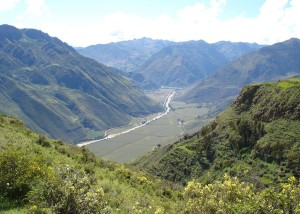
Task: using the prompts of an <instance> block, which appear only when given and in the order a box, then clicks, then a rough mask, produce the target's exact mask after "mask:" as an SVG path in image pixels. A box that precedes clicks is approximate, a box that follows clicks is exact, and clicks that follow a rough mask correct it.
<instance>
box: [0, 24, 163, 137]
mask: <svg viewBox="0 0 300 214" xmlns="http://www.w3.org/2000/svg"><path fill="white" fill-rule="evenodd" d="M0 69H1V72H0V112H2V113H5V114H9V115H13V116H16V117H18V118H20V119H22V120H23V121H24V122H25V124H26V125H27V126H28V127H30V128H32V129H34V130H37V131H39V132H43V133H47V134H48V135H50V136H51V137H55V138H62V139H64V140H66V141H68V142H72V141H75V140H80V139H83V138H86V137H87V134H88V133H89V132H93V131H103V130H105V129H108V128H111V127H115V126H121V125H125V124H127V123H128V122H129V121H130V118H131V116H141V115H146V114H150V113H154V112H158V111H161V110H162V107H161V106H160V105H158V104H157V103H155V102H154V101H153V100H150V99H149V98H148V97H146V96H145V95H144V94H143V93H141V92H140V91H138V90H137V89H136V88H135V86H133V85H132V83H131V81H129V80H128V79H126V78H123V77H122V76H120V75H118V74H117V73H116V72H115V71H114V70H112V69H110V68H108V67H106V66H104V65H103V64H99V63H98V62H96V61H95V60H93V59H89V58H86V57H83V56H81V55H80V54H78V53H77V52H76V51H75V50H74V49H73V48H72V47H70V46H68V45H67V44H66V43H64V42H62V41H60V40H59V39H57V38H53V37H50V36H49V35H48V34H46V33H43V32H41V31H38V30H34V29H17V28H15V27H13V26H9V25H1V26H0Z"/></svg>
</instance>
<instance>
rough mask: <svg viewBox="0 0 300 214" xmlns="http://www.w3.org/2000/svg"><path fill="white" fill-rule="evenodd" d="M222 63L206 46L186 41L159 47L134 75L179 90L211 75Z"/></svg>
mask: <svg viewBox="0 0 300 214" xmlns="http://www.w3.org/2000/svg"><path fill="white" fill-rule="evenodd" d="M226 62H227V60H226V59H225V57H224V56H223V55H222V54H221V53H219V52H218V51H217V50H216V49H215V48H213V47H212V46H211V45H210V44H208V43H206V42H204V41H190V42H182V43H177V44H174V45H171V46H168V47H165V48H163V49H162V50H160V51H159V52H158V53H156V54H154V55H153V56H152V57H151V58H150V59H149V60H147V61H146V62H145V64H143V65H142V66H141V67H140V68H139V69H138V70H137V72H140V73H142V74H143V75H144V76H145V79H146V80H148V81H151V82H153V83H155V84H157V85H164V86H178V87H182V86H188V85H190V84H192V83H194V82H196V81H197V80H202V79H204V78H206V77H208V76H211V75H212V74H213V73H214V72H215V71H216V70H217V69H218V68H220V67H221V66H223V65H224V64H225V63H226Z"/></svg>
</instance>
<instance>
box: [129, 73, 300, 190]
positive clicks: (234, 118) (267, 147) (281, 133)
mask: <svg viewBox="0 0 300 214" xmlns="http://www.w3.org/2000/svg"><path fill="white" fill-rule="evenodd" d="M134 165H136V166H139V167H141V168H142V169H144V170H146V171H148V172H151V173H153V174H155V175H157V176H159V177H162V178H165V179H168V180H171V181H178V182H181V183H186V182H187V181H189V180H190V179H192V178H195V179H198V180H200V181H202V182H208V183H210V182H212V181H213V180H215V179H216V180H219V179H220V177H221V176H222V175H223V173H228V174H229V175H231V176H237V177H239V178H240V179H242V180H244V181H246V182H250V183H254V184H256V186H257V187H264V186H267V185H277V184H278V182H281V181H283V180H285V179H286V178H287V177H290V176H292V175H293V176H295V177H300V78H293V79H288V80H285V81H279V82H276V83H264V84H257V85H249V86H246V87H244V88H243V90H242V91H241V93H240V95H239V96H238V98H237V99H236V100H235V102H234V103H233V104H232V105H231V107H230V108H229V109H227V110H226V111H225V112H223V113H221V114H220V115H219V116H217V118H216V119H215V120H214V121H212V122H211V123H210V124H209V125H207V126H205V127H204V128H203V129H201V130H200V131H199V132H198V133H196V134H194V135H192V136H185V137H184V139H182V140H180V141H178V142H177V143H175V144H173V145H169V146H166V147H164V148H162V149H157V150H156V151H154V152H153V153H150V154H148V155H147V156H145V157H143V158H141V159H140V160H137V161H136V162H135V163H134Z"/></svg>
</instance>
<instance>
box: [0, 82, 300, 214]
mask: <svg viewBox="0 0 300 214" xmlns="http://www.w3.org/2000/svg"><path fill="white" fill-rule="evenodd" d="M299 82H300V79H294V80H290V81H284V82H280V83H277V84H274V83H269V84H265V85H253V86H249V87H248V88H246V89H245V90H244V92H243V93H242V94H241V96H240V97H239V98H240V99H238V100H237V101H236V102H235V104H234V105H233V107H232V108H231V109H229V110H228V111H226V112H225V113H223V114H222V115H220V116H219V118H218V119H217V120H216V121H215V122H213V123H212V124H210V125H209V126H207V127H206V128H204V129H202V131H201V132H199V133H197V134H196V135H195V136H193V137H186V140H183V141H181V142H178V143H177V144H174V146H172V147H166V150H165V149H162V150H159V151H165V153H164V155H165V157H167V156H169V157H168V158H164V160H163V159H161V160H160V161H159V162H160V163H159V164H160V166H162V164H161V163H163V162H165V163H166V162H167V160H168V161H169V163H170V164H169V165H168V164H165V165H164V167H162V168H161V169H160V170H161V172H164V171H165V172H167V173H168V175H172V174H173V175H174V176H173V178H180V176H181V175H180V174H179V172H184V173H185V175H184V176H185V178H183V177H181V181H183V180H185V181H188V180H189V179H188V177H195V178H197V180H191V181H189V182H188V184H187V185H186V186H185V187H184V186H181V185H179V184H176V183H171V182H168V181H166V180H164V179H158V178H157V177H154V176H153V175H151V174H148V173H145V172H142V171H141V170H140V169H137V168H134V167H132V166H128V165H123V164H117V163H112V162H106V161H103V160H101V159H99V158H97V157H95V156H94V155H93V154H92V153H91V152H89V151H88V150H87V149H86V148H85V147H81V148H79V147H76V146H74V145H70V144H64V143H63V142H62V141H60V140H50V139H48V138H46V137H44V136H43V135H40V134H38V133H35V132H32V131H30V130H28V129H27V128H25V127H24V125H23V124H22V123H21V122H20V121H19V120H17V119H14V118H11V117H8V116H4V115H0V212H1V213H4V214H19V213H20V214H23V213H30V214H41V213H43V214H48V213H49V214H50V213H58V214H82V213H101V214H102V213H134V214H135V213H136V214H137V213H146V214H172V213H298V212H299V211H300V204H299V201H300V185H299V183H298V180H297V179H296V178H295V177H293V176H292V175H293V174H294V175H295V176H296V177H299V151H300V150H299V117H297V115H298V114H299V101H298V100H299V97H297V96H299ZM266 89H267V90H270V91H269V92H271V96H272V97H273V96H275V97H277V99H274V100H273V99H272V100H269V102H267V103H268V104H269V105H270V106H273V105H276V104H278V103H281V104H282V105H281V106H282V109H284V110H285V111H284V114H280V116H279V114H275V115H277V116H274V114H273V113H271V112H274V111H258V110H257V109H256V107H257V106H258V105H261V104H262V103H261V101H262V100H263V99H264V98H268V96H265V94H264V93H263V92H266ZM273 90H274V91H275V92H274V91H273ZM291 91H296V92H297V93H298V94H296V97H295V99H297V102H298V103H297V102H294V101H295V100H294V99H291V98H290V96H289V95H290V94H291V93H292V92H291ZM261 93H262V94H261ZM257 94H260V95H261V99H256V98H257V96H255V95H257ZM292 94H294V93H292ZM280 95H285V101H289V102H288V104H286V102H280V101H281V100H282V99H280V97H281V96H280ZM264 96H265V97H264ZM246 98H247V99H246ZM248 98H250V99H252V98H253V99H252V101H253V102H252V103H254V104H257V105H249V104H250V103H249V102H244V101H247V100H249V99H248ZM276 100H277V101H278V102H277V101H276ZM272 101H274V102H273V103H272ZM282 101H283V100H282ZM290 106H296V109H298V110H297V111H294V110H293V109H294V107H290ZM257 114H261V115H264V116H265V117H264V118H266V119H265V120H266V121H268V122H266V121H265V120H263V121H257V122H256V123H255V122H253V120H250V119H249V120H247V118H248V116H249V117H251V116H253V115H257ZM271 115H272V116H271ZM273 116H274V117H273ZM298 116H299V115H298ZM287 118H294V119H287ZM239 119H242V120H240V122H237V121H239ZM250 121H252V122H253V124H252V125H253V126H251V122H250ZM247 122H248V123H247ZM235 123H236V125H235ZM230 124H231V125H230ZM238 124H240V125H238ZM241 124H244V125H241ZM245 124H248V125H249V126H248V125H245ZM254 124H256V125H254ZM259 124H260V125H259ZM251 127H252V128H253V127H256V128H255V130H256V131H255V132H254V131H253V132H252V133H253V134H250V133H251V132H250V130H252V129H251ZM276 128H277V129H276ZM278 128H280V130H278ZM242 129H244V130H248V131H247V132H245V133H247V135H241V136H239V134H238V133H237V132H239V130H242ZM272 132H273V133H275V132H276V135H274V134H273V135H272V134H271V133H272ZM226 133H228V134H229V135H228V136H224V135H223V134H226ZM197 135H199V138H198V136H197ZM234 136H235V137H236V140H235V141H234V140H230V142H234V144H233V145H232V146H230V144H228V142H229V140H228V141H227V143H226V139H232V137H234ZM246 136H247V137H246ZM255 137H256V138H260V140H258V141H257V143H256V144H255V145H253V146H250V145H251V142H252V141H251V139H253V138H255ZM188 138H189V139H188ZM270 138H273V139H275V140H274V141H272V142H274V145H271V144H270V142H271V141H269V140H268V139H270ZM276 139H277V141H276ZM279 139H285V141H282V140H279ZM208 140H210V142H211V144H209V143H207V142H209V141H208ZM223 142H224V143H223ZM268 142H269V144H268ZM209 145H211V146H209ZM287 145H289V147H287ZM231 147H232V148H231ZM239 148H241V149H239ZM250 148H251V149H250ZM289 148H291V149H289ZM250 150H251V153H249V151H250ZM266 150H268V151H271V152H270V153H269V155H268V156H266V155H265V154H264V155H263V156H261V155H262V152H263V151H266ZM279 151H280V152H279ZM168 152H169V154H168ZM225 152H226V153H225ZM170 153H171V155H170ZM176 153H177V154H178V155H177V156H174V154H176ZM196 153H198V155H196ZM197 157H201V158H200V159H199V158H198V160H199V161H197ZM253 157H254V158H253ZM162 160H163V161H162ZM152 161H153V160H152ZM198 163H200V164H198ZM205 166H207V169H209V173H205V175H201V170H202V169H203V168H204V167H205ZM171 167H172V169H171ZM197 167H198V169H197ZM202 167H203V168H202ZM156 169H157V168H156ZM170 169H171V170H170ZM256 170H257V172H256ZM190 171H193V176H188V173H189V172H190ZM197 172H198V174H197ZM199 172H200V173H199ZM224 172H226V173H224ZM257 173H261V175H262V176H261V175H257V176H256V174H257ZM272 173H274V174H272ZM202 174H203V173H202ZM196 175H200V177H197V176H196ZM230 175H231V176H230ZM235 176H237V177H235ZM272 176H273V177H272ZM165 177H167V178H170V176H165ZM238 177H240V178H238ZM287 177H289V178H288V179H286V178H287ZM273 178H274V179H273ZM241 179H242V180H241ZM272 179H273V180H272ZM173 180H176V179H173ZM177 180H179V179H177ZM243 180H244V181H246V182H244V181H243ZM210 181H211V182H210ZM271 181H275V182H274V183H272V186H271V187H268V188H263V187H264V186H265V185H262V186H260V185H258V184H260V183H263V184H266V183H270V184H271ZM251 182H254V184H256V186H254V185H253V184H252V183H251ZM281 182H284V183H281ZM257 187H259V188H257Z"/></svg>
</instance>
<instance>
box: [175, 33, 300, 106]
mask: <svg viewBox="0 0 300 214" xmlns="http://www.w3.org/2000/svg"><path fill="white" fill-rule="evenodd" d="M299 57H300V40H299V39H295V38H292V39H290V40H287V41H284V42H280V43H276V44H274V45H270V46H267V47H263V48H261V49H259V50H257V51H254V52H251V53H248V54H246V55H244V56H242V57H240V58H238V59H236V60H234V61H233V62H231V63H229V64H227V65H225V66H224V67H222V68H220V69H219V70H218V71H217V72H216V73H215V74H214V75H213V76H211V77H208V78H207V79H205V80H203V81H200V82H198V83H197V84H195V85H194V86H192V87H191V88H189V89H188V90H187V91H186V92H185V93H184V95H183V96H182V97H181V99H182V100H184V101H186V102H220V101H224V100H226V99H228V98H229V99H230V100H232V97H233V96H236V95H237V94H238V92H239V91H240V90H241V88H242V86H244V85H246V84H249V83H259V82H265V81H276V80H278V79H282V78H288V77H292V76H295V75H299V74H300V61H299Z"/></svg>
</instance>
